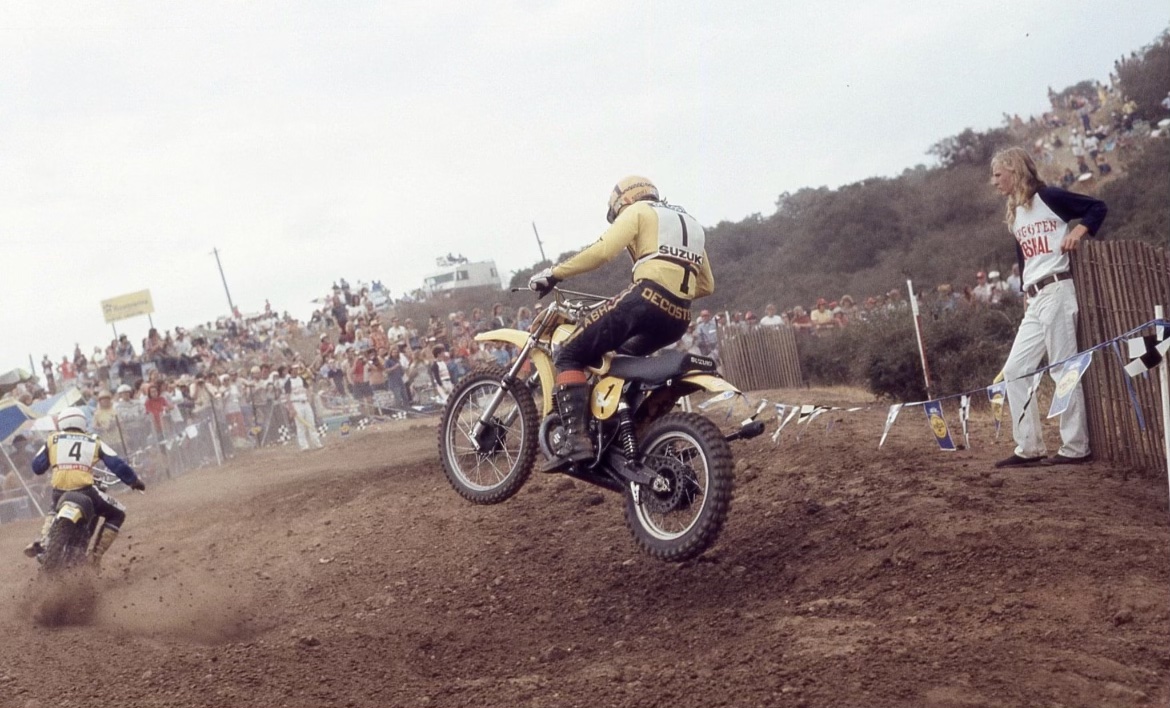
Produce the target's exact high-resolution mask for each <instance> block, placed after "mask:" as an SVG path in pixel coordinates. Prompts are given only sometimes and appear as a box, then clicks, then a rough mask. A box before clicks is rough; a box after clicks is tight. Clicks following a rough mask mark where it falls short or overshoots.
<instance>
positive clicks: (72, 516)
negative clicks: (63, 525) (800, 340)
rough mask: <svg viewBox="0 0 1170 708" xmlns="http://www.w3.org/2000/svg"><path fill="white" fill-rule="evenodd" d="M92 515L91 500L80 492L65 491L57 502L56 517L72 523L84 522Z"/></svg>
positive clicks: (79, 523)
mask: <svg viewBox="0 0 1170 708" xmlns="http://www.w3.org/2000/svg"><path fill="white" fill-rule="evenodd" d="M93 515H94V508H93V500H91V499H90V498H89V497H87V496H85V495H84V494H81V493H80V492H75V491H72V492H65V494H63V495H62V496H61V499H60V500H58V502H57V513H56V516H57V518H58V519H65V520H66V521H69V522H72V523H74V524H78V525H81V524H84V523H86V520H87V519H90V518H92V517H93Z"/></svg>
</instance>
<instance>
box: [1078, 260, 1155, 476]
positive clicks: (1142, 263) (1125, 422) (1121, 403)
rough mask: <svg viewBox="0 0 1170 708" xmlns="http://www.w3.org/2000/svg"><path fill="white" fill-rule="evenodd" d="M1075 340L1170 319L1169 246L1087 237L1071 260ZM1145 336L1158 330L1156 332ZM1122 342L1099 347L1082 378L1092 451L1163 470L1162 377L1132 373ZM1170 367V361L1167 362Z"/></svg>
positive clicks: (1092, 340) (1094, 339)
mask: <svg viewBox="0 0 1170 708" xmlns="http://www.w3.org/2000/svg"><path fill="white" fill-rule="evenodd" d="M1073 278H1074V282H1076V287H1077V304H1078V306H1079V308H1080V314H1079V317H1078V322H1077V328H1078V341H1079V342H1080V344H1081V346H1082V348H1087V347H1088V346H1092V345H1095V344H1099V343H1101V342H1107V341H1110V340H1112V339H1113V338H1115V337H1119V336H1121V335H1122V334H1125V333H1126V332H1128V331H1130V330H1131V329H1133V328H1134V327H1138V326H1140V325H1142V324H1144V323H1146V322H1149V321H1150V320H1152V319H1154V306H1155V305H1162V306H1163V307H1164V308H1165V309H1166V312H1167V316H1170V251H1168V250H1167V249H1165V248H1158V247H1156V246H1153V245H1150V244H1147V243H1142V242H1140V241H1082V242H1081V248H1079V249H1078V250H1077V253H1076V255H1075V256H1074V258H1073ZM1140 334H1153V331H1152V330H1151V331H1147V332H1141V333H1140ZM1127 354H1128V352H1127V351H1126V347H1125V343H1124V342H1120V343H1119V348H1117V349H1114V348H1113V347H1110V348H1109V349H1108V350H1105V349H1102V350H1098V351H1097V352H1096V353H1095V354H1094V363H1093V365H1092V366H1090V367H1089V369H1088V370H1087V371H1086V372H1085V376H1084V378H1083V379H1082V381H1083V383H1084V389H1085V403H1086V408H1087V412H1088V419H1089V440H1090V445H1091V446H1092V449H1093V455H1094V457H1096V459H1098V460H1108V461H1110V462H1114V463H1117V464H1119V465H1123V466H1126V467H1132V468H1137V469H1155V468H1161V469H1165V467H1166V450H1165V447H1164V445H1163V439H1162V422H1163V421H1162V415H1163V411H1162V408H1161V404H1160V395H1159V385H1158V375H1159V373H1160V371H1159V370H1155V371H1152V372H1150V373H1149V374H1148V375H1143V376H1137V377H1134V378H1130V377H1129V375H1128V374H1126V373H1125V371H1124V370H1123V369H1122V367H1123V366H1124V365H1125V364H1126V363H1128V361H1129V360H1128V358H1127ZM1162 366H1163V367H1166V366H1170V363H1166V364H1163V365H1162Z"/></svg>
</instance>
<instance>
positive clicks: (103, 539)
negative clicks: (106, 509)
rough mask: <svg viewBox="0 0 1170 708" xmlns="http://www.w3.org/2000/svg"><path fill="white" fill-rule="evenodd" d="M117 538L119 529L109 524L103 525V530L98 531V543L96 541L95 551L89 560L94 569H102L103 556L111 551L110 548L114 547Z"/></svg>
mask: <svg viewBox="0 0 1170 708" xmlns="http://www.w3.org/2000/svg"><path fill="white" fill-rule="evenodd" d="M116 538H118V529H116V528H114V527H113V526H110V525H109V524H102V528H101V530H100V531H98V537H97V541H94V544H93V550H92V551H91V552H90V558H89V560H90V563H91V564H93V567H94V568H101V567H102V556H104V555H105V554H106V551H108V550H110V546H112V545H114V539H116Z"/></svg>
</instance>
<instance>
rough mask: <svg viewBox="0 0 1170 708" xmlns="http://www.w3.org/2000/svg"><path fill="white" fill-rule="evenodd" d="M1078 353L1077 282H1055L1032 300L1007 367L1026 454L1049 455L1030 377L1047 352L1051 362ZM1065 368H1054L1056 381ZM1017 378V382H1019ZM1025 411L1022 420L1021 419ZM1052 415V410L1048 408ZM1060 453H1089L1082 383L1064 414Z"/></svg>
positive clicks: (1020, 446) (1018, 437) (1015, 432)
mask: <svg viewBox="0 0 1170 708" xmlns="http://www.w3.org/2000/svg"><path fill="white" fill-rule="evenodd" d="M1076 353H1077V291H1076V288H1075V287H1074V286H1073V281H1071V280H1061V281H1058V282H1055V283H1049V284H1048V286H1047V287H1045V288H1044V289H1043V290H1041V291H1040V292H1039V293H1037V294H1036V297H1034V298H1030V299H1029V300H1028V309H1027V310H1026V311H1025V312H1024V319H1023V321H1022V322H1020V329H1019V331H1018V332H1016V340H1015V342H1014V343H1012V351H1011V353H1010V354H1008V358H1007V363H1005V364H1004V365H1003V376H1004V379H1005V380H1006V381H1007V399H1008V406H1009V410H1010V411H1011V417H1012V437H1013V438H1015V441H1016V454H1017V455H1019V456H1020V457H1042V456H1044V455H1045V454H1047V452H1046V449H1045V446H1044V437H1043V435H1042V434H1041V430H1040V404H1039V401H1036V400H1032V401H1031V402H1030V403H1027V409H1026V410H1024V405H1025V402H1027V401H1028V391H1029V389H1030V388H1031V386H1032V379H1033V377H1031V376H1026V377H1025V378H1020V377H1021V376H1025V375H1026V374H1029V373H1031V372H1033V371H1035V370H1036V369H1038V368H1039V367H1040V360H1041V359H1042V358H1043V357H1044V355H1045V354H1047V355H1048V362H1049V363H1052V362H1056V361H1061V360H1063V359H1066V358H1068V357H1070V356H1072V355H1073V354H1076ZM1060 373H1061V372H1060V370H1059V369H1049V371H1048V374H1049V376H1051V377H1052V380H1053V381H1056V380H1057V377H1059V376H1060ZM1013 379H1014V380H1013ZM1021 414H1022V419H1021ZM1045 414H1047V411H1045ZM1060 439H1061V442H1062V444H1061V446H1060V450H1059V453H1060V454H1061V455H1064V456H1066V457H1084V456H1085V455H1088V454H1089V431H1088V426H1087V422H1086V420H1085V394H1084V391H1083V390H1082V388H1081V385H1080V384H1079V383H1078V384H1077V387H1076V390H1074V391H1073V392H1072V397H1071V398H1070V400H1069V404H1068V409H1067V410H1065V412H1064V413H1063V414H1061V416H1060Z"/></svg>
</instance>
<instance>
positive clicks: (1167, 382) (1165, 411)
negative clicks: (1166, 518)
mask: <svg viewBox="0 0 1170 708" xmlns="http://www.w3.org/2000/svg"><path fill="white" fill-rule="evenodd" d="M1164 318H1165V310H1163V308H1162V306H1161V305H1154V319H1157V320H1162V319H1164ZM1167 366H1170V364H1168V363H1166V362H1165V361H1163V362H1162V366H1161V367H1160V369H1159V371H1158V382H1159V386H1160V388H1161V392H1162V452H1163V453H1164V454H1165V455H1166V481H1167V482H1168V483H1170V374H1167V373H1166V367H1167Z"/></svg>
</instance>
